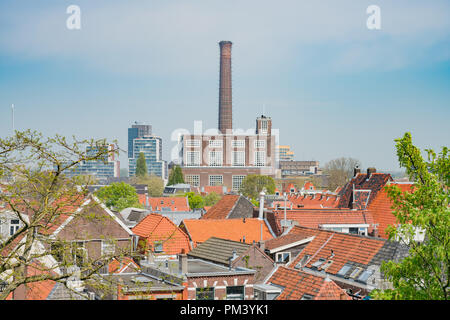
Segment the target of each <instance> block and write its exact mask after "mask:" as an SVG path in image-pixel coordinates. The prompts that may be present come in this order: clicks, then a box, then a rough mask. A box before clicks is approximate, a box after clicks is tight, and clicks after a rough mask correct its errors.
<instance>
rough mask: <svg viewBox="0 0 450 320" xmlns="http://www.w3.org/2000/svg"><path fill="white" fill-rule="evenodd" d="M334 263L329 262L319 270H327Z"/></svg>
mask: <svg viewBox="0 0 450 320" xmlns="http://www.w3.org/2000/svg"><path fill="white" fill-rule="evenodd" d="M332 263H333V261H331V260H328V261H327V262H326V263H325V264H323V265H322V266H321V267H320V268H319V269H322V270H326V269H327V268H328V267H329V266H331V264H332Z"/></svg>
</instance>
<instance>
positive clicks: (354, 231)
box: [348, 228, 358, 234]
mask: <svg viewBox="0 0 450 320" xmlns="http://www.w3.org/2000/svg"><path fill="white" fill-rule="evenodd" d="M348 233H350V234H358V228H348Z"/></svg>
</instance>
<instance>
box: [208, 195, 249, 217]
mask: <svg viewBox="0 0 450 320" xmlns="http://www.w3.org/2000/svg"><path fill="white" fill-rule="evenodd" d="M239 197H240V196H239V195H234V194H226V195H224V196H223V197H222V199H220V200H219V201H218V202H217V203H216V204H215V205H214V206H212V207H211V208H210V209H209V210H208V211H207V212H206V213H205V214H204V215H203V216H202V217H201V219H226V218H227V216H228V214H229V213H230V212H231V209H233V207H234V206H235V205H236V202H237V201H238V200H239Z"/></svg>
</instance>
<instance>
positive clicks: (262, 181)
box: [239, 174, 276, 200]
mask: <svg viewBox="0 0 450 320" xmlns="http://www.w3.org/2000/svg"><path fill="white" fill-rule="evenodd" d="M275 188H276V186H275V180H274V179H273V178H272V177H269V176H263V175H258V174H249V175H248V176H246V177H245V178H244V180H243V181H242V184H241V188H240V190H239V191H240V192H241V193H242V194H243V195H244V196H246V197H248V198H251V199H254V200H258V199H259V193H260V192H261V191H262V190H263V189H265V190H266V191H265V192H266V193H267V194H273V193H275Z"/></svg>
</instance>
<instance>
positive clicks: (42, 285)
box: [26, 262, 56, 300]
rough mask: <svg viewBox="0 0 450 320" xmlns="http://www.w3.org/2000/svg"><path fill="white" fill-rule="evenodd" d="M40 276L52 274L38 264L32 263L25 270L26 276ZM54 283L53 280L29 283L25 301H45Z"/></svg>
mask: <svg viewBox="0 0 450 320" xmlns="http://www.w3.org/2000/svg"><path fill="white" fill-rule="evenodd" d="M42 274H49V275H52V274H53V273H52V272H50V271H49V270H47V269H46V268H45V267H43V266H42V265H41V264H40V263H38V262H33V263H32V264H30V265H29V266H28V268H27V276H29V277H31V276H37V275H42ZM55 285H56V282H55V281H53V280H42V281H37V282H30V283H28V284H27V285H26V286H27V291H26V300H45V299H47V297H48V296H49V294H50V292H51V291H52V290H53V288H54V286H55Z"/></svg>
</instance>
